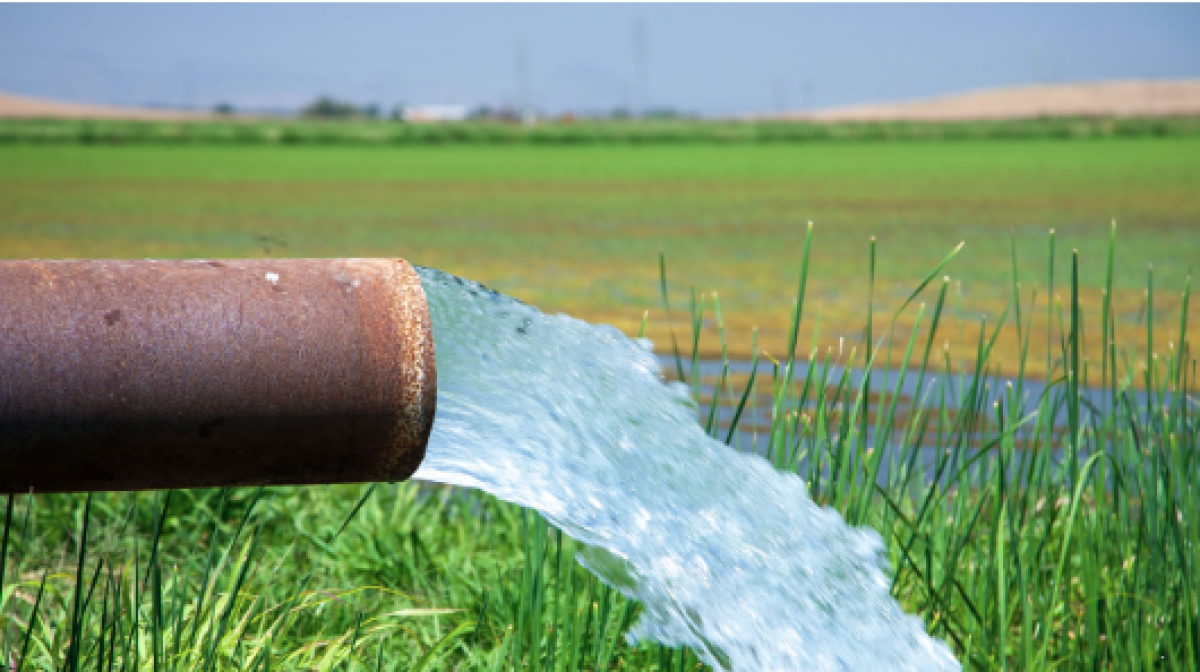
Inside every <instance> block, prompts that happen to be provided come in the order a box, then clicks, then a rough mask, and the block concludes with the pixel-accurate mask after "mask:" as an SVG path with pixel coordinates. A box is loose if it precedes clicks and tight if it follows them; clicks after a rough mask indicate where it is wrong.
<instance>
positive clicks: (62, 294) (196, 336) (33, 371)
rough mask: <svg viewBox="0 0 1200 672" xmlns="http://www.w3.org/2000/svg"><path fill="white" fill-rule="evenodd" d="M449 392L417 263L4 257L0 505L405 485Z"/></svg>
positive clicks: (0, 281) (0, 279) (0, 284)
mask: <svg viewBox="0 0 1200 672" xmlns="http://www.w3.org/2000/svg"><path fill="white" fill-rule="evenodd" d="M436 388H437V382H436V372H435V369H434V360H433V332H432V328H431V325H430V321H429V311H428V306H427V305H426V302H425V293H424V290H423V289H422V288H421V282H420V280H419V279H418V277H417V275H416V273H415V272H414V271H413V269H412V267H411V266H409V265H408V263H407V262H405V261H403V260H400V259H278V260H269V259H261V260H222V261H6V262H0V492H12V493H25V492H30V491H34V492H66V491H83V490H140V489H159V488H194V487H211V486H237V485H251V484H307V483H336V482H361V481H378V480H402V479H405V478H408V476H410V475H411V474H412V472H413V471H415V470H416V468H417V466H418V465H419V464H420V462H421V459H422V457H424V454H425V444H426V442H427V441H428V438H429V431H430V428H431V427H432V425H433V415H434V402H435V395H436Z"/></svg>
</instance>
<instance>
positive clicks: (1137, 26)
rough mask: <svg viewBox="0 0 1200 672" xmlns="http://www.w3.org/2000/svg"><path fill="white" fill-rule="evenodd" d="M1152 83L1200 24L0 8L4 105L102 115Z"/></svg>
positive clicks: (848, 10)
mask: <svg viewBox="0 0 1200 672" xmlns="http://www.w3.org/2000/svg"><path fill="white" fill-rule="evenodd" d="M639 27H640V28H639ZM639 33H640V34H641V36H642V37H641V39H640V40H639V39H638V37H637V35H638V34H639ZM639 42H640V44H641V49H640V50H641V53H642V54H643V55H644V56H643V57H642V58H640V59H639V57H638V56H637V54H638V52H639V47H638V44H639ZM639 61H640V62H642V63H644V69H639V66H638V63H639ZM522 63H523V65H522ZM522 70H523V71H524V72H525V75H524V76H522V75H521V74H520V73H521V72H522ZM639 72H644V77H642V76H639ZM1143 77H1153V78H1174V77H1200V5H1196V4H1191V5H1146V4H1140V5H749V4H738V5H733V4H729V5H681V4H676V5H655V4H644V5H633V4H621V5H495V4H493V5H446V4H438V5H411V4H410V5H225V4H221V5H145V4H141V5H9V4H6V5H0V91H7V92H12V93H22V94H27V95H37V96H47V97H53V98H61V99H69V100H80V101H94V102H106V103H124V104H144V103H159V104H183V105H190V106H198V107H209V106H211V105H213V104H214V103H216V102H218V101H229V102H232V103H234V104H235V105H237V106H239V107H257V108H285V107H295V106H299V105H301V104H303V103H304V102H307V101H309V100H311V99H312V98H314V97H315V96H317V95H318V94H330V95H334V96H337V97H341V98H345V99H349V100H352V101H355V102H360V103H367V102H374V103H379V104H382V105H383V106H384V107H386V108H391V107H392V106H394V105H395V104H397V103H401V102H409V103H435V102H436V103H464V104H489V105H500V104H506V103H507V104H513V103H517V102H520V100H521V98H522V90H523V89H524V90H525V91H526V93H525V94H524V97H525V98H526V99H527V100H528V101H530V102H531V103H532V105H534V106H535V107H537V108H539V109H542V110H544V111H549V112H556V111H562V110H566V109H576V110H607V109H611V108H613V107H616V106H634V107H636V106H637V105H639V104H640V101H641V100H642V99H643V98H644V100H645V101H647V103H648V104H649V105H650V106H652V107H663V106H669V107H674V108H681V109H686V110H691V111H697V112H702V113H709V114H723V113H736V112H746V111H762V110H770V109H775V108H778V107H788V108H793V109H802V108H806V107H810V106H818V107H827V106H830V105H840V104H846V103H856V102H867V101H876V100H890V99H901V98H913V97H920V96H927V95H932V94H939V93H946V92H953V91H960V90H964V89H972V88H982V87H991V86H999V85H1011V84H1023V83H1029V82H1033V81H1039V80H1040V81H1049V82H1057V81H1077V80H1096V79H1118V78H1143ZM522 81H524V82H525V85H524V86H522V84H521V82H522ZM641 81H644V87H643V86H641V85H640V84H639V82H641ZM643 90H644V91H645V95H644V96H643V95H642V93H641V92H642V91H643Z"/></svg>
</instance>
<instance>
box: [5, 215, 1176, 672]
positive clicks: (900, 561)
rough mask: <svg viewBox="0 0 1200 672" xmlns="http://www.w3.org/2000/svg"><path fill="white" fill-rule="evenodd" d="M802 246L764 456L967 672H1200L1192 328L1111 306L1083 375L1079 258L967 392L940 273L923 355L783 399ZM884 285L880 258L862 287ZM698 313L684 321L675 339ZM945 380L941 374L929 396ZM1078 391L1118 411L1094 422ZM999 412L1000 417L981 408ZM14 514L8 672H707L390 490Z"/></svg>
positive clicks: (559, 560) (802, 310) (438, 493)
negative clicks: (1092, 391)
mask: <svg viewBox="0 0 1200 672" xmlns="http://www.w3.org/2000/svg"><path fill="white" fill-rule="evenodd" d="M1114 234H1115V231H1114ZM810 242H811V232H810V237H809V239H808V241H807V242H806V243H805V246H804V248H803V249H804V252H803V263H802V268H801V274H800V289H799V292H798V297H799V298H798V300H797V301H796V302H795V303H794V309H793V315H792V319H791V321H790V323H789V326H787V327H786V331H787V333H788V339H789V341H790V347H789V348H788V349H787V351H786V352H787V353H788V354H787V356H785V357H782V358H781V359H779V360H778V361H775V362H772V363H771V369H770V370H771V371H772V373H771V374H770V375H769V376H764V378H765V380H762V381H758V382H757V384H758V385H763V384H765V383H769V384H770V386H771V389H772V390H773V395H772V397H771V398H772V404H773V417H774V422H773V424H772V427H771V431H770V433H769V435H768V436H767V437H765V438H764V442H765V445H764V446H760V448H762V449H764V450H765V452H766V454H767V455H768V457H769V459H771V460H772V461H773V462H774V463H775V465H776V466H777V467H778V468H779V469H781V470H785V471H792V472H795V473H797V474H798V475H799V476H800V477H801V478H804V479H805V480H806V482H807V483H808V484H809V487H810V491H811V493H812V495H813V497H814V498H816V499H817V500H818V501H819V502H821V503H823V504H827V505H829V506H832V507H834V508H836V509H837V510H838V511H840V512H841V513H842V514H843V515H844V516H845V517H846V519H847V520H848V521H849V522H850V523H852V524H858V525H871V526H873V527H875V528H876V529H878V530H880V532H881V534H882V535H883V537H884V539H885V540H886V542H887V547H888V555H889V558H890V561H891V563H892V567H893V572H892V575H891V576H892V582H893V583H892V590H893V593H894V594H895V595H896V597H897V598H898V599H899V600H900V601H901V603H902V604H903V605H904V607H905V608H906V609H907V610H909V611H912V612H916V613H918V614H920V615H921V616H922V617H923V618H924V620H925V622H926V624H927V625H928V627H929V629H930V631H931V632H932V633H933V634H935V635H937V636H939V637H942V638H944V639H945V640H946V641H948V642H949V643H950V644H951V646H952V647H953V648H954V649H955V651H956V653H957V654H958V655H959V657H960V659H961V660H962V661H963V663H964V666H965V667H966V668H967V669H1010V668H1011V669H1022V670H1050V669H1056V670H1062V669H1079V670H1083V669H1089V670H1091V669H1112V670H1143V669H1156V670H1157V669H1195V667H1196V665H1197V662H1198V661H1200V658H1198V656H1200V601H1198V596H1197V592H1196V591H1197V587H1198V581H1197V579H1198V578H1200V575H1198V572H1200V568H1198V567H1197V555H1196V552H1195V548H1196V543H1197V541H1198V540H1200V533H1198V532H1197V525H1196V523H1197V515H1198V514H1200V492H1197V475H1198V471H1200V463H1198V462H1197V438H1198V430H1200V427H1198V425H1197V421H1196V408H1195V407H1196V405H1197V402H1196V398H1195V396H1194V394H1195V392H1194V388H1195V379H1196V373H1197V370H1196V368H1197V367H1196V361H1195V358H1194V355H1193V353H1192V351H1191V347H1190V338H1189V337H1188V334H1187V322H1186V321H1184V320H1182V319H1181V320H1180V321H1179V322H1178V323H1177V324H1178V328H1177V329H1176V330H1174V331H1173V333H1172V334H1171V338H1170V341H1171V344H1172V345H1171V346H1170V347H1169V348H1167V349H1165V350H1163V351H1159V352H1157V353H1154V352H1147V350H1146V349H1145V343H1147V342H1155V341H1154V339H1153V335H1152V334H1150V333H1149V328H1147V334H1146V338H1145V340H1143V341H1142V347H1141V349H1139V347H1138V346H1137V345H1134V344H1131V343H1126V342H1122V341H1118V340H1116V339H1115V333H1116V332H1115V329H1116V327H1115V325H1114V320H1113V309H1112V306H1111V305H1110V304H1109V303H1108V302H1105V303H1103V304H1102V306H1101V310H1100V311H1099V314H1098V315H1097V314H1095V313H1088V314H1087V320H1088V321H1089V322H1097V323H1099V325H1100V332H1101V333H1102V334H1103V335H1104V337H1103V339H1104V341H1105V342H1107V343H1109V345H1110V347H1108V348H1106V349H1104V353H1105V354H1104V356H1103V357H1102V358H1100V359H1099V361H1097V360H1089V359H1087V358H1086V357H1085V356H1084V354H1083V353H1084V348H1083V344H1082V342H1081V341H1082V334H1083V333H1084V330H1083V323H1084V320H1085V313H1084V311H1083V310H1082V307H1081V304H1080V301H1079V298H1078V297H1079V293H1080V291H1079V290H1080V285H1079V280H1078V279H1079V275H1080V270H1081V269H1080V265H1081V264H1082V263H1083V262H1082V261H1081V259H1080V258H1079V257H1078V256H1077V255H1076V256H1073V257H1072V263H1071V264H1070V265H1069V266H1068V269H1067V271H1066V272H1065V273H1064V275H1065V276H1066V277H1061V278H1058V279H1056V280H1052V279H1050V278H1048V284H1049V283H1050V282H1054V283H1055V286H1061V287H1064V288H1065V289H1064V292H1066V293H1068V294H1069V297H1070V298H1069V299H1068V300H1067V302H1065V303H1064V304H1060V305H1052V306H1050V307H1049V308H1047V306H1046V305H1045V302H1044V300H1042V301H1038V300H1036V299H1030V300H1020V298H1021V295H1022V293H1021V291H1020V289H1019V287H1018V286H1017V285H1016V283H1015V282H1012V283H1010V290H1011V292H1012V293H1011V298H1012V300H1011V302H1010V304H1009V306H1008V309H1007V310H1005V311H1004V312H1003V313H1002V315H1000V316H999V317H998V319H996V320H994V321H989V322H988V323H987V324H986V325H984V326H983V328H982V329H981V333H982V334H983V336H982V337H981V339H980V340H979V342H978V343H977V345H976V354H977V356H976V357H975V359H974V361H975V362H977V365H975V366H973V367H971V368H957V367H955V365H954V362H953V358H952V357H951V353H949V352H946V351H942V350H941V349H940V348H935V347H931V345H930V344H933V343H935V342H937V341H938V337H939V336H940V334H941V332H942V331H943V330H945V329H947V328H948V327H947V324H946V318H945V315H944V312H945V310H946V307H947V300H948V298H947V297H948V294H949V287H950V283H949V281H948V280H947V279H942V278H941V273H942V269H943V266H945V262H943V263H942V264H940V265H938V266H937V267H936V268H935V269H934V270H933V272H931V273H929V274H928V275H926V276H923V277H924V280H923V283H922V284H921V285H920V286H919V287H918V289H917V291H915V292H910V293H909V295H908V298H909V299H910V300H912V299H915V298H916V297H918V296H919V295H920V288H921V287H923V286H924V285H925V284H929V285H931V286H932V287H933V289H934V292H935V293H936V299H935V302H934V303H933V305H932V307H930V306H927V305H924V304H916V303H912V304H909V305H907V306H904V307H902V308H901V309H900V310H898V311H895V314H902V313H904V312H905V311H912V312H914V313H915V316H914V318H913V320H912V322H913V325H914V326H913V328H912V330H911V333H909V334H908V335H904V334H896V335H895V337H894V338H884V337H890V336H891V335H892V333H891V332H892V330H893V329H892V328H893V325H894V323H895V319H894V317H893V315H892V314H887V313H885V314H884V316H885V317H886V318H887V319H886V320H880V319H876V316H875V315H874V314H872V316H871V317H870V318H869V319H868V322H867V324H866V325H865V329H864V331H865V333H866V336H867V342H869V343H875V342H877V339H879V341H878V342H880V343H881V346H880V347H876V348H872V349H871V350H870V352H867V351H865V350H863V351H858V350H850V351H848V352H846V353H844V354H843V355H840V356H839V355H834V354H833V353H832V352H829V353H822V352H818V353H817V354H816V356H815V358H814V363H815V364H817V365H816V366H811V367H808V368H807V371H808V373H807V374H806V375H805V376H803V377H797V376H795V375H794V371H796V370H797V366H798V364H799V363H802V362H803V359H804V358H802V359H801V360H800V362H798V361H797V359H796V357H795V354H794V353H796V352H797V351H799V350H801V347H800V345H799V343H800V339H801V334H800V327H801V324H808V322H807V316H808V313H809V307H808V300H807V298H806V285H807V282H808V270H809V263H808V262H809V257H810V245H809V244H810ZM1109 245H1110V246H1109V249H1108V254H1107V256H1106V257H1105V256H1101V257H1100V258H1098V259H1095V260H1093V261H1091V262H1089V263H1093V264H1099V265H1101V266H1102V267H1105V268H1107V269H1109V270H1107V271H1106V273H1105V277H1106V285H1108V284H1109V283H1111V282H1112V271H1111V269H1112V268H1113V266H1114V259H1115V248H1116V244H1115V235H1114V237H1112V238H1110V243H1109ZM950 256H951V257H952V256H953V254H951V255H950ZM874 260H875V249H874V246H872V248H871V250H870V264H869V266H868V268H867V269H864V270H867V271H868V282H869V283H870V284H872V285H873V283H872V282H871V280H872V279H873V277H874V271H875V263H874ZM946 261H947V262H948V261H949V257H948V258H947V259H946ZM663 284H664V287H665V278H664V282H663ZM1188 292H1189V290H1188V284H1186V283H1185V284H1184V286H1183V287H1182V297H1181V303H1182V306H1183V312H1182V313H1181V315H1182V314H1186V310H1187V305H1188V302H1189V294H1188ZM872 296H873V294H872ZM1151 297H1152V300H1151V301H1149V302H1148V304H1149V306H1150V307H1149V308H1148V310H1154V308H1153V306H1154V305H1156V303H1157V301H1156V300H1153V297H1154V294H1153V293H1151ZM906 303H907V302H906ZM712 308H713V309H715V313H716V325H715V326H716V328H717V330H718V333H719V335H720V337H719V343H724V342H725V338H724V330H725V324H724V321H723V319H722V317H723V316H722V315H721V310H720V305H719V304H715V305H713V306H712ZM1045 310H1050V311H1051V312H1052V315H1053V320H1052V323H1053V324H1054V325H1055V327H1054V328H1053V329H1052V330H1050V331H1047V332H1044V333H1037V332H1034V331H1033V330H1032V329H1031V322H1030V319H1029V318H1030V315H1031V314H1033V313H1035V312H1038V311H1045ZM707 312H708V307H707V304H706V302H703V301H698V302H697V303H696V304H694V307H693V309H692V311H691V313H692V314H691V316H690V322H691V324H692V326H693V330H692V331H693V333H692V335H691V336H690V338H691V339H698V338H700V336H701V332H702V331H704V328H703V325H704V324H705V322H704V314H705V313H707ZM1153 322H1154V321H1153V320H1148V321H1147V324H1153ZM1003 330H1011V331H1014V332H1016V333H1018V334H1019V337H1018V338H1019V342H1020V344H1021V352H1022V353H1023V355H1024V357H1023V359H1022V362H1021V364H1022V365H1023V364H1024V363H1025V362H1027V361H1029V360H1032V359H1034V358H1040V357H1042V356H1044V357H1045V358H1047V359H1049V360H1053V361H1057V362H1059V363H1060V364H1062V365H1063V366H1062V368H1060V369H1059V370H1058V372H1057V373H1056V374H1055V377H1054V379H1053V380H1052V381H1051V384H1050V386H1049V388H1048V389H1047V391H1046V393H1045V394H1042V395H1040V396H1038V397H1036V398H1029V397H1027V396H1026V395H1025V394H1024V385H1025V378H1024V376H1023V375H1021V374H1020V373H1018V375H1016V377H1015V379H1013V380H1012V381H1011V386H1008V385H1006V384H1004V382H1003V380H1002V379H1001V378H1000V377H999V375H998V372H997V368H996V366H995V365H994V360H993V355H992V348H993V344H994V343H995V341H996V338H997V334H998V333H999V332H1000V331H1003ZM684 331H685V333H684V334H683V337H684V338H685V339H687V338H689V336H688V335H687V334H686V331H687V330H686V329H685V330H684ZM919 342H921V343H925V344H926V345H924V346H921V347H916V344H917V343H919ZM1047 345H1048V349H1047V347H1046V346H1047ZM693 351H694V350H693ZM1035 353H1037V354H1035ZM935 357H937V358H943V359H944V366H945V367H947V368H948V369H952V373H951V374H950V375H939V376H938V377H937V379H936V380H935V379H934V377H933V376H932V374H931V373H930V363H931V361H932V360H933V359H934V358H935ZM839 363H840V364H847V365H849V366H852V367H853V366H863V365H865V367H866V368H867V369H868V370H872V369H876V370H878V369H880V368H881V367H882V366H883V365H885V364H890V365H892V366H893V367H895V366H897V365H899V367H898V368H899V369H900V370H901V371H907V373H903V374H901V375H902V376H915V377H917V378H918V379H919V381H920V383H921V384H920V385H919V387H920V389H921V390H923V395H924V399H925V400H926V401H927V405H926V406H924V407H923V410H921V411H920V412H917V413H913V414H910V415H909V417H907V418H906V419H905V420H904V422H902V423H897V422H896V414H895V405H894V402H895V400H896V399H897V397H898V396H899V395H898V394H897V392H898V391H899V390H900V389H901V387H902V384H903V380H902V379H901V380H887V379H886V378H884V377H882V376H881V374H874V375H868V376H866V377H864V378H863V379H862V380H861V381H858V382H852V381H851V379H850V378H848V377H846V376H845V375H843V374H841V373H835V371H837V369H835V368H833V367H832V365H834V364H839ZM1140 364H1144V366H1142V365H1140ZM694 366H695V360H694V359H693V360H691V361H685V360H683V359H682V358H681V359H680V360H679V361H678V371H677V375H679V376H680V377H681V378H683V379H684V380H685V381H688V382H689V383H691V384H693V385H694V384H695V379H694V378H693V377H690V376H689V371H691V370H693V369H694ZM1022 370H1023V369H1022V368H1018V371H1022ZM1138 377H1140V378H1143V384H1144V387H1145V388H1146V390H1147V391H1148V394H1147V396H1145V397H1139V396H1137V394H1136V393H1135V390H1134V382H1135V379H1136V378H1138ZM729 382H730V379H729V377H728V376H725V377H724V380H723V381H721V384H720V385H719V386H718V389H719V390H722V391H723V393H724V394H726V395H728V398H729V399H731V400H733V403H734V405H735V407H738V408H741V407H742V405H744V404H745V403H747V399H749V398H751V396H752V395H751V394H749V387H747V388H746V389H745V390H739V389H736V388H732V386H730V385H728V383H729ZM748 384H749V385H750V386H753V385H755V384H756V383H755V381H753V380H751V381H748ZM1088 387H1100V388H1103V389H1106V390H1109V391H1110V392H1111V396H1109V397H1108V399H1107V400H1105V401H1104V402H1102V404H1101V405H1099V406H1096V405H1095V402H1093V401H1091V400H1089V398H1088V397H1087V396H1086V395H1084V394H1083V390H1085V389H1086V388H1088ZM989 390H991V391H993V392H994V391H996V390H1000V391H1001V393H1000V395H999V396H1000V398H999V399H998V400H997V401H996V402H995V403H990V402H989V399H990V398H991V396H990V395H989ZM710 410H711V407H710ZM871 418H873V419H871ZM704 420H705V419H704V418H702V421H704ZM734 424H735V425H736V421H735V423H734ZM707 425H708V426H709V427H710V430H712V431H713V433H714V434H716V433H717V432H718V431H720V438H725V436H726V432H725V431H724V430H719V429H718V428H717V427H716V425H715V423H712V422H709V423H707ZM927 444H932V446H933V447H932V449H931V450H928V451H923V450H922V449H921V448H920V447H921V446H922V445H927ZM885 467H886V469H885ZM883 473H886V476H885V477H881V476H880V475H881V474H883ZM6 503H7V509H6V510H5V511H4V512H3V515H4V516H5V523H4V526H3V530H4V535H3V540H2V544H0V568H2V571H3V574H2V575H0V655H3V656H4V658H5V660H6V661H8V662H9V664H10V665H11V666H12V667H13V668H14V669H25V670H32V669H68V670H81V669H89V670H90V669H102V670H109V669H112V670H122V669H153V670H198V669H222V670H224V669H248V670H267V669H319V670H332V669H347V670H376V669H384V670H412V669H417V670H422V669H439V670H440V669H460V670H511V669H517V670H580V669H583V670H588V669H593V670H594V669H643V670H684V669H695V668H696V667H697V662H696V660H695V658H694V656H693V655H692V654H690V653H688V652H680V651H670V650H667V649H663V648H661V647H657V646H649V645H641V646H638V647H630V646H629V645H628V644H627V643H626V642H625V641H624V639H623V636H622V633H623V632H624V631H625V629H626V628H627V627H628V625H629V623H630V622H631V620H632V619H634V618H636V615H637V613H638V607H637V605H636V604H632V603H630V602H627V601H626V600H624V598H622V597H621V596H619V595H616V594H615V593H614V592H613V591H611V590H609V589H608V588H606V587H604V586H603V585H601V584H600V583H599V582H597V581H596V580H595V579H593V578H591V577H590V576H588V575H587V574H586V573H584V572H583V570H582V569H580V568H579V567H578V566H577V565H576V563H575V562H574V561H573V559H572V558H573V553H574V552H575V551H576V550H577V549H576V545H575V544H574V543H573V542H572V541H571V540H570V539H567V538H565V537H563V536H562V535H560V534H559V533H557V532H556V531H554V530H552V529H550V528H548V527H547V526H546V524H545V523H544V522H543V521H541V520H540V519H539V518H538V517H537V516H536V515H534V514H532V513H529V512H524V511H521V510H518V509H517V508H515V507H513V506H511V505H508V504H505V503H502V502H498V501H496V500H494V499H492V498H489V497H484V496H479V495H476V494H471V493H463V492H458V491H450V490H446V489H436V488H435V489H428V488H426V489H422V488H421V487H420V486H418V485H416V484H413V483H406V484H398V485H387V484H379V485H367V486H338V487H323V488H272V489H270V490H238V491H179V492H172V493H155V494H141V495H136V494H128V493H126V494H95V495H92V496H84V495H38V496H19V497H10V498H8V499H7V502H6ZM797 580H801V579H799V578H798V579H797Z"/></svg>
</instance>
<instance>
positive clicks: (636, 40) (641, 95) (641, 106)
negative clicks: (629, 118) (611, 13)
mask: <svg viewBox="0 0 1200 672" xmlns="http://www.w3.org/2000/svg"><path fill="white" fill-rule="evenodd" d="M633 62H634V69H635V72H634V81H635V82H636V85H635V92H634V109H633V114H634V116H636V117H639V118H641V117H643V116H645V114H646V107H647V105H648V98H649V95H648V92H647V88H646V30H645V28H644V26H643V25H642V20H641V19H637V20H636V21H634V23H633Z"/></svg>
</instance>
